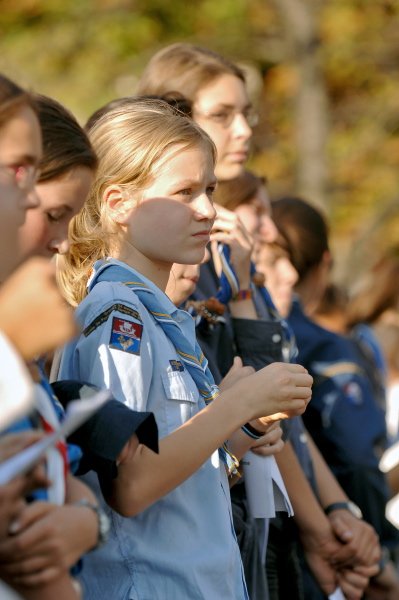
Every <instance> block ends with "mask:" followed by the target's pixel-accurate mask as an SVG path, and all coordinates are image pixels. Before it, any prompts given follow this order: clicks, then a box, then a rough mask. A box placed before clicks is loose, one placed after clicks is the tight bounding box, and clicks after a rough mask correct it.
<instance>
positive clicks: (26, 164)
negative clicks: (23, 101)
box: [0, 106, 42, 282]
mask: <svg viewBox="0 0 399 600" xmlns="http://www.w3.org/2000/svg"><path fill="white" fill-rule="evenodd" d="M41 153H42V140H41V133H40V126H39V121H38V119H37V117H36V115H35V113H34V112H33V110H32V109H31V108H29V107H27V106H25V107H23V108H21V109H20V110H19V111H18V112H17V113H15V114H14V115H13V116H12V117H11V118H10V119H9V120H8V121H7V122H6V123H5V125H3V126H2V127H1V129H0V201H1V204H0V282H2V281H4V279H5V278H6V277H7V276H8V275H9V274H10V273H11V271H12V270H13V269H14V268H15V267H16V266H17V264H18V263H19V261H20V258H21V257H20V253H19V247H18V235H17V232H18V228H19V227H20V226H21V225H22V224H23V222H24V220H25V212H26V210H27V209H28V208H29V207H34V206H37V204H38V200H37V197H36V195H35V193H34V191H33V190H34V183H35V179H36V169H37V166H38V164H39V162H40V159H41Z"/></svg>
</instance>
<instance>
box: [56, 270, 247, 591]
mask: <svg viewBox="0 0 399 600" xmlns="http://www.w3.org/2000/svg"><path fill="white" fill-rule="evenodd" d="M111 262H115V263H116V264H119V265H122V266H124V267H125V268H128V267H127V266H126V265H124V264H123V263H120V262H119V261H111ZM129 270H130V271H131V273H132V279H134V275H135V271H134V270H133V269H130V268H129ZM140 277H141V279H142V280H144V282H145V283H146V284H147V285H148V286H149V288H150V289H152V290H153V291H154V293H155V294H156V295H157V298H158V300H159V303H160V306H161V307H162V311H163V312H166V313H169V314H170V315H171V316H172V317H173V318H174V319H175V320H176V321H177V322H178V323H179V324H180V326H181V328H182V329H183V331H184V334H185V335H186V336H187V337H188V338H189V339H190V340H191V341H192V342H194V338H195V329H194V322H193V320H192V318H191V316H190V315H189V314H187V313H186V312H184V311H181V310H178V309H176V307H175V306H174V304H172V302H171V301H170V300H169V299H168V298H167V296H166V295H165V294H164V293H163V292H162V291H161V290H159V289H158V288H157V287H156V286H155V285H154V284H153V283H152V282H151V281H149V280H148V279H146V278H144V277H143V276H142V275H140ZM77 318H78V320H79V322H80V323H81V325H82V327H83V334H82V335H81V336H80V338H79V339H77V340H76V341H75V342H73V343H71V344H69V346H67V348H66V350H65V352H64V354H63V357H62V361H61V366H60V373H59V377H60V379H66V378H74V379H78V380H83V381H90V382H91V383H93V384H95V385H98V386H99V387H107V388H109V389H110V390H111V391H112V393H113V395H114V397H115V398H116V399H118V400H120V401H121V402H124V403H125V404H127V405H128V406H129V407H130V408H132V409H134V410H139V411H140V410H145V411H152V412H154V414H155V417H156V420H157V424H158V428H159V436H160V438H162V437H164V436H166V435H168V434H170V433H171V432H172V431H174V430H175V429H176V428H178V427H179V426H180V425H182V424H183V423H185V422H186V421H187V420H188V419H190V418H191V417H192V416H193V415H195V414H196V413H198V412H199V411H200V410H201V409H202V408H204V406H205V404H204V401H203V399H202V398H201V397H200V396H199V393H198V390H197V387H196V385H195V383H194V381H193V379H192V378H191V376H190V375H189V374H188V372H187V370H186V369H185V368H184V366H183V364H182V362H181V360H179V356H178V355H177V353H176V350H175V348H174V346H173V345H172V343H171V342H170V340H169V339H168V338H167V337H166V336H165V334H164V332H163V330H162V328H161V327H160V325H159V324H158V323H157V322H156V321H155V320H154V318H153V317H152V316H151V315H150V314H149V313H148V311H147V310H146V309H145V307H144V306H143V304H142V303H141V302H140V300H139V299H138V297H137V296H136V294H135V293H134V292H133V291H132V290H131V289H129V288H128V287H126V286H125V285H123V284H122V283H119V282H108V281H101V282H99V283H98V284H97V285H96V286H95V287H94V289H93V290H92V291H91V292H90V294H89V295H88V297H87V298H85V300H84V301H83V302H82V303H81V305H80V306H79V308H78V310H77ZM193 443H195V440H193ZM170 468H171V469H173V468H174V465H170ZM89 479H90V477H89ZM107 511H108V512H109V514H110V515H111V523H112V527H111V535H110V539H109V541H108V543H107V544H106V545H104V546H103V547H102V548H100V549H98V550H97V551H95V552H93V553H90V554H89V555H87V561H86V560H85V568H84V570H83V574H82V582H83V584H84V588H85V598H87V599H89V600H90V599H93V600H94V599H95V600H98V598H113V599H114V600H119V599H120V600H128V599H129V600H130V599H132V600H135V599H136V598H137V600H157V599H159V600H165V599H166V598H171V599H172V598H173V600H187V599H188V598H190V600H196V599H198V600H200V599H201V600H219V599H221V598H223V599H226V600H228V599H231V600H238V599H239V600H243V599H247V598H248V595H247V592H246V587H245V583H244V578H243V570H242V564H241V559H240V554H239V549H238V546H237V541H236V538H235V534H234V531H233V525H232V517H231V504H230V494H229V486H228V481H227V476H226V473H225V468H224V465H222V464H221V463H219V458H218V452H217V451H216V452H214V454H213V455H212V457H211V458H210V459H209V460H207V461H206V462H205V463H204V464H203V465H202V467H201V468H200V469H199V470H198V471H197V472H196V473H194V474H193V475H192V476H191V477H190V478H189V479H187V480H186V481H185V482H184V483H183V484H181V485H180V486H178V487H177V488H176V489H175V490H173V491H172V492H170V493H169V494H167V495H166V496H164V497H163V498H162V499H161V500H159V501H158V502H156V503H155V504H153V505H152V506H150V507H149V508H148V509H146V510H145V511H143V512H142V513H141V514H140V515H138V516H136V517H133V518H123V517H121V516H119V515H118V514H117V513H115V512H114V511H112V510H111V509H109V508H107Z"/></svg>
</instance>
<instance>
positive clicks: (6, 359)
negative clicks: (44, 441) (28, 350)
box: [0, 331, 34, 430]
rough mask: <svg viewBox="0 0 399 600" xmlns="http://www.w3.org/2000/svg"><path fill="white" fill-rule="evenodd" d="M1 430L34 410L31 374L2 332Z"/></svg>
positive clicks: (0, 350) (0, 366)
mask: <svg viewBox="0 0 399 600" xmlns="http://www.w3.org/2000/svg"><path fill="white" fill-rule="evenodd" d="M0 356H1V364H0V430H2V429H6V428H7V427H9V426H10V425H11V424H12V423H14V421H16V420H17V419H19V418H21V417H23V416H25V415H26V414H28V413H29V411H30V410H31V409H32V408H33V398H34V393H33V382H32V379H31V377H30V374H29V372H28V370H27V368H26V366H25V364H24V362H23V361H22V359H21V358H20V356H19V355H18V353H17V352H16V350H15V349H14V348H13V346H12V345H11V344H10V342H9V341H8V339H7V338H6V336H5V335H3V334H2V333H1V331H0Z"/></svg>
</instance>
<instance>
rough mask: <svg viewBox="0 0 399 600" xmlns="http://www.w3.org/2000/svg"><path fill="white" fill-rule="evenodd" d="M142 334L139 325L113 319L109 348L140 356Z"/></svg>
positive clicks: (116, 318) (141, 328)
mask: <svg viewBox="0 0 399 600" xmlns="http://www.w3.org/2000/svg"><path fill="white" fill-rule="evenodd" d="M142 333H143V326H142V325H140V324H139V323H134V322H133V321H128V320H127V319H120V318H119V317H114V318H113V319H112V330H111V338H110V340H109V347H110V348H115V349H116V350H122V351H123V352H130V354H140V345H141V336H142Z"/></svg>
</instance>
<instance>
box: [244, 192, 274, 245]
mask: <svg viewBox="0 0 399 600" xmlns="http://www.w3.org/2000/svg"><path fill="white" fill-rule="evenodd" d="M234 212H235V213H237V215H238V216H239V217H240V219H241V221H242V222H243V223H244V226H245V228H246V230H247V231H249V233H250V234H251V235H252V236H253V237H254V238H255V240H259V241H260V242H265V243H268V244H271V243H272V242H274V241H276V239H277V228H276V226H275V224H274V222H273V220H272V218H271V208H270V200H269V197H268V195H267V192H266V189H265V188H264V187H261V188H259V189H258V190H257V192H256V195H255V196H254V197H253V198H252V200H250V201H249V202H248V203H246V204H241V205H240V206H237V208H236V209H235V210H234Z"/></svg>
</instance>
